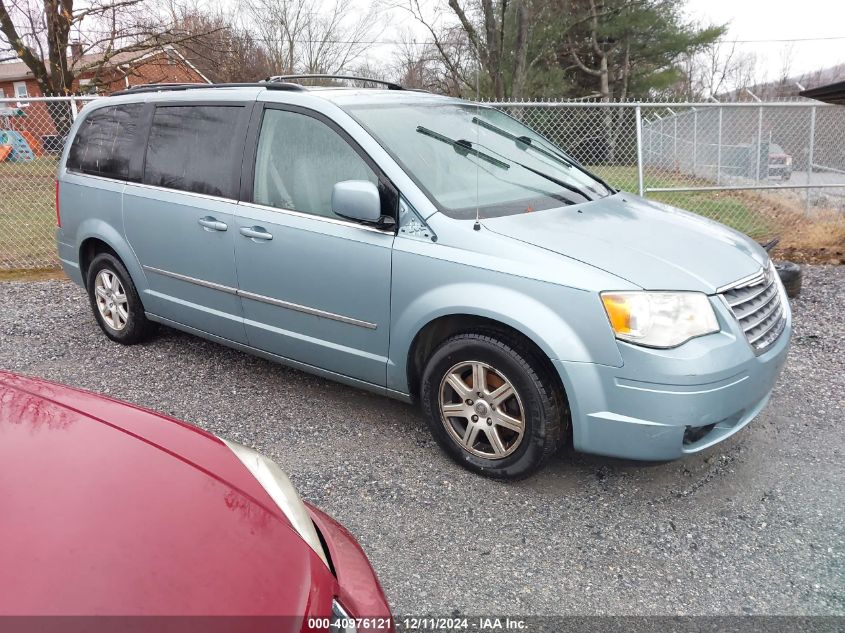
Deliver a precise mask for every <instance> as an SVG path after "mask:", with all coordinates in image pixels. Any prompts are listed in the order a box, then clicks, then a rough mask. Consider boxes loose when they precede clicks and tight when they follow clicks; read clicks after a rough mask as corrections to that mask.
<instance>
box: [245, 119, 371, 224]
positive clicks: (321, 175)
mask: <svg viewBox="0 0 845 633" xmlns="http://www.w3.org/2000/svg"><path fill="white" fill-rule="evenodd" d="M343 180H369V181H370V182H372V183H373V184H375V185H378V177H377V176H376V174H375V173H374V172H373V170H372V169H370V167H369V166H368V165H367V163H366V162H365V161H364V159H363V158H361V156H360V155H359V154H358V153H357V152H356V151H355V150H354V149H352V147H350V145H349V143H347V142H346V141H345V140H344V139H343V138H342V137H341V136H340V135H339V134H338V133H337V132H335V131H334V130H333V129H332V128H330V127H329V126H328V125H326V124H325V123H323V122H322V121H318V120H317V119H315V118H313V117H311V116H308V115H305V114H299V113H297V112H288V111H285V110H273V109H270V110H267V111H266V112H265V113H264V120H263V122H262V124H261V135H260V136H259V140H258V152H257V155H256V159H255V188H254V192H253V200H254V201H255V202H256V203H258V204H263V205H267V206H270V207H276V208H280V209H291V210H293V211H301V212H303V213H310V214H313V215H321V216H327V217H338V216H336V215H335V214H334V213H333V212H332V189H333V188H334V185H335V183H338V182H341V181H343Z"/></svg>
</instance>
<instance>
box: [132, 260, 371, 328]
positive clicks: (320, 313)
mask: <svg viewBox="0 0 845 633" xmlns="http://www.w3.org/2000/svg"><path fill="white" fill-rule="evenodd" d="M143 268H144V270H146V271H149V272H151V273H156V274H158V275H164V276H165V277H172V278H173V279H178V280H179V281H186V282H188V283H190V284H195V285H197V286H202V287H203V288H211V289H212V290H219V291H220V292H225V293H226V294H230V295H235V296H238V297H241V298H243V299H252V300H253V301H260V302H262V303H267V304H270V305H274V306H278V307H280V308H285V309H287V310H294V311H296V312H302V313H304V314H310V315H312V316H316V317H322V318H324V319H331V320H332V321H339V322H340V323H346V324H348V325H356V326H358V327H362V328H366V329H368V330H375V329H377V328H378V324H377V323H370V322H369V321H362V320H361V319H354V318H352V317H348V316H344V315H342V314H335V313H334V312H326V311H325V310H318V309H317V308H309V307H308V306H303V305H300V304H298V303H291V302H290V301H282V300H281V299H274V298H273V297H268V296H265V295H260V294H256V293H254V292H248V291H246V290H239V289H237V288H232V287H231V286H224V285H223V284H217V283H214V282H212V281H205V280H203V279H197V278H196V277H189V276H188V275H181V274H179V273H174V272H170V271H169V270H162V269H161V268H154V267H153V266H144V267H143Z"/></svg>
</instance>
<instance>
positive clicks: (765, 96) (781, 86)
mask: <svg viewBox="0 0 845 633" xmlns="http://www.w3.org/2000/svg"><path fill="white" fill-rule="evenodd" d="M839 81H845V64H837V65H836V66H830V67H829V68H821V69H819V70H816V71H813V72H810V73H804V74H801V75H794V76H791V77H788V78H786V79H779V80H777V81H769V82H767V83H763V84H755V85H753V86H748V90H750V91H751V92H753V93H754V94H755V95H756V96H757V97H758V98H760V99H762V100H763V101H771V100H774V99H790V98H796V99H797V98H799V97H798V93H799V92H801V90H804V89H810V88H816V87H817V86H824V85H826V84H832V83H836V82H839ZM716 98H717V99H718V100H719V101H753V97H751V95H749V94H748V92H747V90H746V88H740V89H737V90H732V91H730V92H725V93H721V94H719V95H717V96H716Z"/></svg>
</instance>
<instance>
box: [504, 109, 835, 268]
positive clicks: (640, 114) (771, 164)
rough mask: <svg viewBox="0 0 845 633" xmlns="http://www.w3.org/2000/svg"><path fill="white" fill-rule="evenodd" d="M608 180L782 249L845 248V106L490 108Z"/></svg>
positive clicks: (823, 249) (808, 251)
mask: <svg viewBox="0 0 845 633" xmlns="http://www.w3.org/2000/svg"><path fill="white" fill-rule="evenodd" d="M493 105H495V106H496V107H498V108H501V109H502V110H504V111H506V112H507V113H508V114H510V115H512V116H514V117H516V118H517V119H520V120H521V121H523V122H525V123H527V124H528V125H530V126H531V127H533V128H535V129H536V130H538V131H540V132H541V133H543V134H544V135H545V136H547V137H548V138H549V139H550V140H552V141H554V142H555V143H557V144H558V145H560V146H561V147H563V148H565V149H566V150H567V151H568V152H569V153H570V154H571V155H572V156H573V157H574V158H576V159H577V160H578V161H580V162H581V163H582V164H584V165H586V166H587V167H588V168H589V169H590V170H592V171H593V172H595V173H597V174H599V175H600V176H601V177H602V178H604V179H605V180H606V181H608V182H609V183H610V184H612V185H614V186H615V187H618V188H620V189H624V190H626V191H632V192H635V193H639V194H640V195H643V196H645V197H647V198H650V199H654V200H657V201H659V202H664V203H666V204H670V205H672V206H676V207H680V208H682V209H686V210H689V211H694V212H695V213H699V214H701V215H704V216H707V217H709V218H712V219H714V220H717V221H719V222H722V223H724V224H727V225H729V226H732V227H734V228H736V229H738V230H740V231H742V232H744V233H746V234H747V235H750V236H751V237H753V238H754V239H757V240H759V241H761V242H767V241H769V240H771V239H773V238H775V237H778V238H780V240H781V244H782V247H783V248H785V249H786V250H787V252H789V251H792V252H795V251H798V252H799V253H804V254H807V253H810V254H812V253H815V252H823V251H825V250H828V251H830V250H832V251H836V252H839V253H841V251H842V250H843V249H845V108H843V107H839V106H829V105H823V104H819V103H817V102H814V101H810V100H802V101H796V102H773V103H762V102H754V103H710V102H707V103H593V102H587V103H584V102H575V103H573V102H554V103H535V102H526V103H521V102H509V103H494V104H493Z"/></svg>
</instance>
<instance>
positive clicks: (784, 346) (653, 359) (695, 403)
mask: <svg viewBox="0 0 845 633" xmlns="http://www.w3.org/2000/svg"><path fill="white" fill-rule="evenodd" d="M717 303H718V302H717ZM714 307H716V309H717V318H718V319H719V320H720V322H721V323H722V331H721V332H719V333H716V334H711V335H708V336H703V337H700V338H697V339H693V340H691V341H688V342H687V343H685V344H684V345H681V346H680V347H677V348H675V349H669V350H665V349H664V350H658V349H647V348H643V347H638V346H635V345H629V344H627V343H623V342H620V343H619V351H620V354H621V355H622V359H623V364H622V366H621V367H609V366H607V365H597V364H593V363H573V362H565V361H554V362H555V366H556V368H557V370H558V372H559V374H560V376H561V379H562V380H563V383H564V386H565V387H566V391H567V395H568V396H569V405H570V410H571V412H572V431H573V443H574V446H575V449H576V450H578V451H582V452H585V453H596V454H599V455H609V456H613V457H622V458H627V459H641V460H655V461H660V460H670V459H677V458H679V457H682V456H683V455H685V454H690V453H696V452H698V451H701V450H704V449H706V448H709V447H710V446H713V445H714V444H716V443H718V442H720V441H722V440H724V439H726V438H728V437H730V436H731V435H733V434H734V433H736V432H737V431H739V430H740V429H742V428H743V427H744V426H745V425H747V424H748V423H749V422H751V420H753V419H754V418H755V417H756V416H757V414H758V413H759V412H760V411H761V410H762V409H763V407H765V405H766V403H767V402H768V401H769V397H770V396H771V392H772V388H773V387H774V384H775V381H776V380H777V378H778V376H779V375H780V372H781V370H782V369H783V365H784V363H785V362H786V355H787V351H788V348H789V340H790V336H791V333H792V316H791V314H790V312H789V309H788V306H787V309H786V326H785V328H784V330H783V332H782V333H781V335H780V337H779V338H778V340H777V341H776V342H775V343H774V344H773V345H772V346H771V348H769V349H768V350H767V351H766V352H765V353H764V354H761V355H760V356H756V355H755V354H754V352H753V351H752V349H751V346H750V345H749V344H748V342H747V341H746V340H745V337H744V336H743V334H742V332H741V331H740V330H739V327H738V324H737V323H736V320H735V319H734V317H733V315H732V314H730V312H728V310H727V308H726V307H724V306H722V305H715V304H714ZM711 425H712V427H711ZM688 429H689V430H690V431H693V432H692V433H688ZM696 431H697V432H696ZM685 434H687V437H686V438H685Z"/></svg>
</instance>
